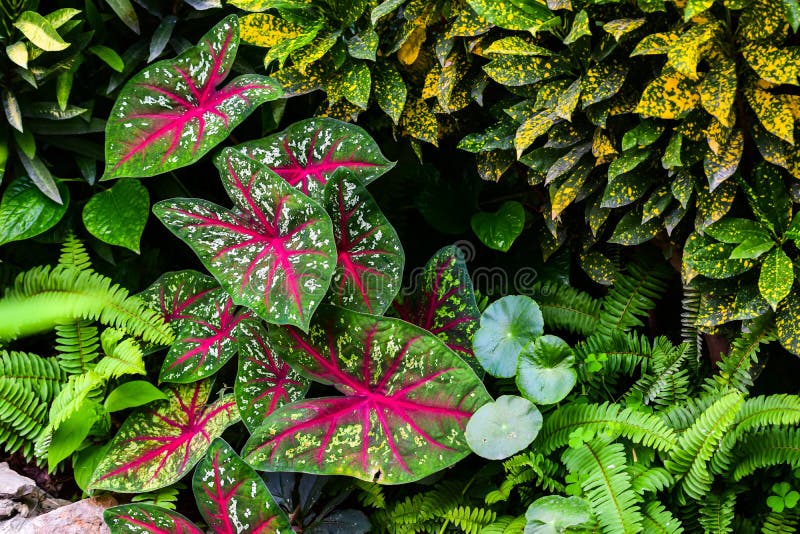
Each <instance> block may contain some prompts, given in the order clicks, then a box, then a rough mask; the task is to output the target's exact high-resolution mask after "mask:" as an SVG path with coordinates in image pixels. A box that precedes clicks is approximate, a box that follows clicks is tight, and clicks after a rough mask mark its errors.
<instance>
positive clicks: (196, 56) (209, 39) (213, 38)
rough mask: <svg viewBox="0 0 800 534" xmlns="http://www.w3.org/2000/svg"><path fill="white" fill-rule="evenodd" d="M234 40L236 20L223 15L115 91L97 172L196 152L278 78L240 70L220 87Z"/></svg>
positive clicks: (157, 164)
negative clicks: (185, 47) (199, 35)
mask: <svg viewBox="0 0 800 534" xmlns="http://www.w3.org/2000/svg"><path fill="white" fill-rule="evenodd" d="M238 46H239V22H238V19H237V18H236V17H235V16H229V17H226V18H225V19H223V20H222V21H221V22H220V23H219V24H217V25H216V26H215V27H214V28H212V29H211V31H209V32H208V33H207V34H206V35H205V36H203V38H202V39H200V42H199V43H198V45H197V46H194V47H191V48H189V49H188V50H186V51H185V52H183V53H182V54H181V55H180V56H178V57H177V58H175V59H174V60H166V61H159V62H158V63H154V64H152V65H150V66H149V67H147V68H146V69H144V70H143V71H141V72H140V73H139V74H137V75H136V76H134V77H133V78H131V80H130V81H129V82H128V83H127V84H126V85H125V87H124V88H123V89H122V91H120V94H119V97H118V98H117V102H116V103H115V104H114V108H113V109H112V111H111V115H110V117H109V119H108V123H107V125H106V172H105V176H104V178H105V179H110V178H118V177H121V176H153V175H156V174H160V173H164V172H167V171H169V170H172V169H177V168H179V167H183V166H185V165H189V164H190V163H193V162H195V161H197V160H198V159H200V157H201V156H203V155H204V154H205V153H206V152H208V151H209V150H211V149H212V148H213V147H214V146H216V145H217V144H219V142H220V141H222V140H223V139H225V138H226V137H227V136H228V135H229V134H230V132H231V130H232V129H233V128H234V127H235V126H236V125H238V124H239V123H240V122H242V121H243V120H244V119H245V118H246V117H247V116H248V115H249V114H250V113H251V112H252V111H253V110H254V109H255V108H256V107H258V106H259V105H261V104H262V103H264V102H267V101H270V100H275V99H276V98H278V97H279V96H281V89H280V85H279V84H278V83H277V82H276V81H275V80H273V79H272V78H268V77H265V76H258V75H255V74H245V75H242V76H239V77H237V78H235V79H233V80H232V81H231V82H230V83H229V84H228V85H226V86H224V87H220V85H221V84H222V82H223V81H224V80H225V78H226V77H227V76H228V73H229V72H230V70H231V66H232V65H233V61H234V59H235V57H236V50H237V48H238Z"/></svg>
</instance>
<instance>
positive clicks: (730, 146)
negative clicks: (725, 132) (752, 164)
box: [703, 128, 744, 191]
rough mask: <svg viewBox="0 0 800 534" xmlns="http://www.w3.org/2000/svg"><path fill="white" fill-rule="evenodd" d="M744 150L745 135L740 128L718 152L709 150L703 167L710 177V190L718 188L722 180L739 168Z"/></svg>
mask: <svg viewBox="0 0 800 534" xmlns="http://www.w3.org/2000/svg"><path fill="white" fill-rule="evenodd" d="M743 151H744V137H743V136H742V131H741V130H739V129H738V128H737V129H736V130H734V133H733V134H732V135H731V136H730V138H728V142H727V143H726V144H725V145H724V146H723V147H722V148H721V150H720V151H719V153H718V154H715V153H714V152H712V151H709V152H708V153H707V154H706V157H705V160H704V161H703V168H704V170H705V173H706V177H707V178H708V187H709V190H710V191H713V190H714V189H716V188H717V187H718V186H719V185H720V184H721V183H722V182H724V181H725V180H727V179H728V178H730V177H731V176H732V175H733V173H734V172H736V169H737V168H739V161H740V160H741V158H742V153H743Z"/></svg>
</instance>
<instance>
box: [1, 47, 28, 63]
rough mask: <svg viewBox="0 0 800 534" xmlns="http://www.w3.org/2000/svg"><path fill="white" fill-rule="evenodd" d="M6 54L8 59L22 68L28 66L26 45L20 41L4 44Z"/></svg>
mask: <svg viewBox="0 0 800 534" xmlns="http://www.w3.org/2000/svg"><path fill="white" fill-rule="evenodd" d="M6 55H7V56H8V59H10V60H11V61H13V62H14V63H15V64H17V65H19V66H20V67H22V68H23V69H27V68H28V47H26V46H25V43H23V42H22V41H17V42H16V43H13V44H10V45H8V46H6Z"/></svg>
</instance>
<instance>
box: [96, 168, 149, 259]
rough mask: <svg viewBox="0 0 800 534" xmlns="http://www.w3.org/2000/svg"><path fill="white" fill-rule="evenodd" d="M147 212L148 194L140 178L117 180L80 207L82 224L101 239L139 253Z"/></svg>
mask: <svg viewBox="0 0 800 534" xmlns="http://www.w3.org/2000/svg"><path fill="white" fill-rule="evenodd" d="M148 215H150V195H149V193H148V192H147V188H146V187H145V186H143V185H142V184H141V182H139V180H133V179H129V180H120V181H119V182H117V183H116V184H114V187H112V188H111V189H108V190H106V191H103V192H102V193H98V194H96V195H94V196H93V197H92V198H90V199H89V202H87V203H86V206H84V207H83V224H84V225H85V226H86V229H87V230H89V233H90V234H92V235H93V236H95V237H96V238H97V239H99V240H100V241H103V242H105V243H108V244H110V245H118V246H120V247H125V248H127V249H130V250H132V251H134V252H136V253H137V254H138V253H139V241H140V240H141V238H142V232H144V226H145V224H147V217H148Z"/></svg>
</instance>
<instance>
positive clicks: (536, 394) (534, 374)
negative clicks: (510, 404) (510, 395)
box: [517, 335, 578, 404]
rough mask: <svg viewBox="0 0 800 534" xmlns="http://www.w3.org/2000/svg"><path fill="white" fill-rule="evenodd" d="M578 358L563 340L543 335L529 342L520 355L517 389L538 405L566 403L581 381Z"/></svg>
mask: <svg viewBox="0 0 800 534" xmlns="http://www.w3.org/2000/svg"><path fill="white" fill-rule="evenodd" d="M574 364H575V356H574V355H573V353H572V349H571V348H570V346H569V345H568V344H567V342H566V341H564V340H563V339H561V338H559V337H556V336H552V335H544V336H542V337H540V338H538V339H536V340H534V341H533V342H531V343H529V344H528V345H527V346H526V347H525V348H524V349H523V350H522V352H521V353H520V355H519V364H518V365H517V388H519V391H520V392H521V393H522V396H523V397H525V398H526V399H528V400H530V401H531V402H534V403H536V404H555V403H556V402H559V401H561V400H563V399H564V398H565V397H566V396H567V395H569V392H570V391H572V388H573V387H575V384H576V382H577V380H578V373H577V371H576V370H575V368H574Z"/></svg>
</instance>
